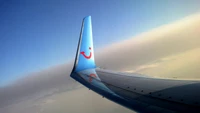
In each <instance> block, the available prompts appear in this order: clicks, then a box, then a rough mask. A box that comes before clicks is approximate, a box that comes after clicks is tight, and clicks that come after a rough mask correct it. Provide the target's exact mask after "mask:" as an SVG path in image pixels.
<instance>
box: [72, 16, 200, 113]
mask: <svg viewBox="0 0 200 113" xmlns="http://www.w3.org/2000/svg"><path fill="white" fill-rule="evenodd" d="M70 76H71V77H72V78H74V79H75V80H77V81H78V82H80V83H81V84H83V85H84V86H86V87H88V88H89V89H92V90H93V91H95V92H96V93H98V94H100V95H102V96H103V97H106V98H107V99H109V100H111V101H114V102H116V103H118V104H120V105H123V106H125V107H127V108H129V109H131V110H134V111H137V112H148V113H150V112H152V113H156V112H157V113H174V112H187V113H188V112H193V113H194V112H200V90H199V89H200V82H199V81H186V80H184V81H183V80H168V79H156V78H147V77H140V76H139V75H137V74H133V75H132V76H127V75H124V74H119V73H114V72H111V71H109V70H103V69H98V68H96V64H95V61H94V49H93V37H92V23H91V16H87V17H85V18H84V19H83V22H82V27H81V33H80V38H79V43H78V48H77V53H76V59H75V63H74V68H73V70H72V72H71V75H70Z"/></svg>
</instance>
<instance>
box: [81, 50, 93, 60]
mask: <svg viewBox="0 0 200 113" xmlns="http://www.w3.org/2000/svg"><path fill="white" fill-rule="evenodd" d="M89 50H91V47H89ZM80 53H81V54H82V55H83V56H84V57H85V58H86V59H90V58H91V57H92V52H90V55H89V56H87V55H85V52H84V51H81V52H80Z"/></svg>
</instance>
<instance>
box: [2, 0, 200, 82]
mask: <svg viewBox="0 0 200 113" xmlns="http://www.w3.org/2000/svg"><path fill="white" fill-rule="evenodd" d="M199 4H200V3H199V0H190V1H189V0H176V1H174V0H167V1H158V0H143V1H141V0H126V1H124V0H95V1H94V0H76V1H72V0H69V1H68V0H33V1H31V0H0V77H1V79H0V86H3V85H6V84H9V83H11V82H12V81H14V80H16V79H19V78H20V77H23V76H26V75H29V73H32V72H35V71H40V70H43V69H46V68H49V67H52V66H55V65H59V64H64V63H67V62H69V61H71V60H73V59H74V57H75V52H76V48H77V43H78V38H79V34H80V28H81V22H82V19H83V17H85V16H88V15H91V16H92V24H93V38H94V44H95V45H94V47H95V48H101V47H104V46H107V45H110V44H113V43H115V42H120V41H122V40H125V39H128V38H130V37H133V36H135V35H137V34H140V33H142V32H145V31H148V30H151V29H153V28H156V27H158V26H161V25H164V24H168V23H171V22H174V21H176V20H179V19H181V18H183V17H186V16H188V15H191V14H194V13H197V12H199V11H200V7H199V6H200V5H199ZM102 51H106V50H102Z"/></svg>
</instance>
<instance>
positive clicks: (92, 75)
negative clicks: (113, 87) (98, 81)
mask: <svg viewBox="0 0 200 113" xmlns="http://www.w3.org/2000/svg"><path fill="white" fill-rule="evenodd" d="M89 76H90V77H89V82H92V79H93V77H94V78H96V77H97V76H96V74H93V73H92V74H90V75H89Z"/></svg>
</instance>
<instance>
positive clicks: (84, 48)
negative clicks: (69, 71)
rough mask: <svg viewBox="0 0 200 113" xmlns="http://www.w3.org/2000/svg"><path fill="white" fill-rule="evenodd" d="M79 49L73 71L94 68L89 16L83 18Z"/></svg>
mask: <svg viewBox="0 0 200 113" xmlns="http://www.w3.org/2000/svg"><path fill="white" fill-rule="evenodd" d="M80 38H81V42H80V51H78V52H79V53H78V54H79V55H78V61H77V65H76V68H75V71H76V72H78V71H81V70H85V69H89V68H95V67H96V65H95V62H94V48H93V37H92V22H91V16H87V17H85V18H84V19H83V25H82V33H81V36H80Z"/></svg>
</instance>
